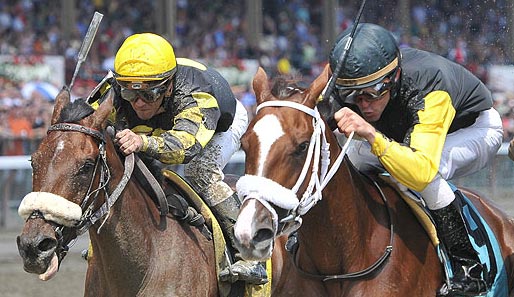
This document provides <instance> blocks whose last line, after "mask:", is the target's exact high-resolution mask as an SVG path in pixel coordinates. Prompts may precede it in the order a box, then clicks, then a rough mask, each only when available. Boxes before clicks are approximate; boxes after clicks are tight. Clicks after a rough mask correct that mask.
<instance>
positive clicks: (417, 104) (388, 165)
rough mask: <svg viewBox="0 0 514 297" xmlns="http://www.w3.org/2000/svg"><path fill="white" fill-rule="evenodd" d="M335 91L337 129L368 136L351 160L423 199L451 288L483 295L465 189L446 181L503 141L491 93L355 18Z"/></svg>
mask: <svg viewBox="0 0 514 297" xmlns="http://www.w3.org/2000/svg"><path fill="white" fill-rule="evenodd" d="M349 36H350V30H346V31H345V32H343V33H342V34H341V35H340V36H339V37H338V39H337V41H336V43H335V45H334V46H333V48H332V51H331V53H330V57H329V59H330V67H331V69H332V71H334V70H335V68H336V65H337V63H338V61H339V60H340V59H341V54H342V52H343V50H344V48H345V45H346V43H347V41H348V39H349ZM332 96H333V97H332V98H330V100H332V99H339V100H338V102H343V105H344V106H343V107H342V108H340V107H338V108H337V109H338V110H337V111H336V112H335V113H333V119H332V120H333V121H335V123H337V128H338V129H339V131H340V132H342V133H344V134H345V135H346V136H349V134H350V133H351V132H355V134H356V135H358V136H359V137H361V138H363V139H364V140H366V141H357V142H356V143H355V144H354V145H353V147H352V148H351V150H350V151H349V152H348V156H349V158H350V160H351V162H352V163H353V164H354V165H355V166H356V167H357V168H359V169H360V170H363V171H365V170H369V169H377V168H378V169H382V170H383V169H385V170H387V172H389V174H390V175H391V176H392V177H393V178H394V179H396V181H397V182H399V183H400V184H401V185H403V186H404V187H407V188H409V189H412V190H414V191H418V192H419V193H420V194H421V196H422V197H423V198H424V200H425V202H426V204H427V206H428V208H429V209H430V210H431V214H432V215H433V218H434V220H435V224H436V228H437V231H438V234H439V237H440V238H441V240H442V241H443V243H444V245H445V246H446V248H447V250H448V251H449V254H450V255H451V257H450V258H451V263H452V267H453V271H454V275H453V277H452V279H451V284H450V287H449V288H448V289H449V292H450V293H451V294H454V293H458V294H466V295H473V296H474V295H479V294H481V293H484V292H486V290H487V286H486V283H485V281H484V279H483V277H482V271H483V267H482V265H481V263H480V261H479V258H478V255H477V253H476V251H475V250H474V248H473V246H472V244H471V242H470V240H469V237H468V234H467V231H466V228H465V222H464V221H463V218H462V215H461V211H460V208H459V207H457V206H456V202H454V201H455V197H456V196H455V195H462V194H461V193H460V191H456V192H455V193H454V192H453V191H452V189H451V187H450V185H449V184H448V183H447V182H446V180H450V179H452V178H457V177H462V176H464V175H468V174H471V173H474V172H476V171H478V170H480V169H481V168H484V167H485V166H486V165H487V164H488V162H490V161H491V160H492V159H493V158H494V156H495V155H496V153H497V151H498V149H499V148H500V145H501V143H502V135H503V132H502V121H501V119H500V115H499V114H498V112H497V111H496V110H495V109H494V108H493V107H492V105H493V101H492V97H491V93H490V91H489V90H488V89H487V88H486V86H485V85H484V84H483V83H482V82H481V81H480V80H479V79H478V78H477V77H475V76H474V75H473V74H472V73H471V72H469V71H468V70H466V69H465V68H464V67H462V66H460V65H458V64H456V63H454V62H451V61H449V60H447V59H445V58H443V57H441V56H438V55H435V54H432V53H428V52H425V51H422V50H418V49H413V48H405V49H402V50H399V48H398V45H397V43H396V40H395V39H394V37H393V35H392V34H391V33H390V32H389V31H387V30H386V29H384V28H382V27H380V26H378V25H374V24H360V25H358V27H357V29H356V31H355V38H354V40H353V44H352V46H351V48H350V49H349V50H348V52H347V57H346V59H345V61H344V63H343V65H342V68H341V71H340V73H338V76H337V80H336V85H335V89H334V93H333V95H332ZM329 117H330V116H329ZM329 122H330V120H329ZM334 128H335V127H334Z"/></svg>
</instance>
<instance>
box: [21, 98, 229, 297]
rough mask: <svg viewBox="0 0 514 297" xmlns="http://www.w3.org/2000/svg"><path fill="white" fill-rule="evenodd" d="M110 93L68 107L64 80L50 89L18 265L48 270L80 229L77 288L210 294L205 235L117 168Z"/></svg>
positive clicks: (210, 252) (213, 281)
mask: <svg viewBox="0 0 514 297" xmlns="http://www.w3.org/2000/svg"><path fill="white" fill-rule="evenodd" d="M112 100H113V96H112V94H110V96H108V98H107V99H106V100H105V101H104V102H103V103H102V104H101V105H100V107H99V108H98V109H97V110H96V111H93V110H92V109H88V108H87V107H89V106H88V105H87V104H84V105H82V106H80V105H79V104H75V105H74V106H73V107H71V108H70V106H72V105H70V94H69V92H68V90H66V89H63V90H62V91H61V92H60V94H59V95H58V96H57V98H56V103H55V108H54V112H53V116H52V122H51V124H52V126H51V128H50V129H49V132H48V134H47V136H46V137H45V138H44V139H43V140H42V142H41V145H40V146H39V148H38V149H37V151H36V152H35V153H34V154H33V155H32V168H33V181H32V186H33V192H32V193H29V194H28V195H27V196H26V197H25V198H24V200H23V201H22V205H21V206H20V211H21V213H24V214H25V216H26V217H27V220H26V222H25V225H24V227H23V230H22V233H21V235H20V236H19V237H18V249H19V251H20V255H21V256H22V258H23V263H24V269H25V270H26V271H27V272H30V273H36V274H40V278H41V279H44V280H46V279H49V278H51V277H52V276H53V275H55V273H57V270H58V266H59V264H60V263H59V262H60V261H61V260H62V257H63V255H64V254H65V253H66V251H65V250H63V249H65V246H66V244H67V243H69V242H70V241H71V240H72V239H74V238H75V237H76V236H77V235H78V234H80V233H82V232H85V231H86V230H87V229H89V237H90V240H91V245H92V247H93V251H94V255H93V257H92V258H91V259H90V260H89V261H88V269H87V275H86V281H85V293H84V295H85V296H219V293H218V282H217V274H216V271H215V257H214V247H213V244H212V241H209V240H208V239H207V238H206V237H205V236H204V235H202V234H201V233H200V231H199V230H198V229H197V228H194V227H192V226H189V225H187V224H181V223H180V222H178V221H177V220H176V219H174V218H171V217H169V216H163V215H162V214H161V213H160V211H159V209H158V207H157V206H156V203H155V202H154V201H153V200H152V198H151V197H150V196H149V195H148V194H147V193H146V192H145V190H144V189H143V188H142V187H141V184H140V183H139V182H138V181H137V180H136V179H135V178H133V176H130V175H128V176H127V174H126V173H124V170H125V169H124V164H123V162H122V160H121V159H120V157H119V156H118V154H117V152H116V150H115V147H114V145H113V142H112V140H111V138H110V137H109V136H108V133H107V132H106V129H105V128H106V125H107V124H106V123H107V118H108V117H109V115H110V113H111V110H112V108H113V103H112ZM73 103H76V102H73ZM89 108H91V107H89ZM127 158H128V157H127ZM129 177H130V178H129ZM120 184H124V185H125V186H124V189H123V190H122V191H120V189H121V188H120V186H119V185H120ZM117 195H119V196H118V197H117V198H114V196H117ZM105 202H107V203H106V204H104V203H105ZM98 214H100V215H98ZM95 217H96V219H94V218H95ZM93 222H94V224H93ZM84 229H85V230H84ZM191 284H194V285H191Z"/></svg>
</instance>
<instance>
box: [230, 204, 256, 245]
mask: <svg viewBox="0 0 514 297" xmlns="http://www.w3.org/2000/svg"><path fill="white" fill-rule="evenodd" d="M255 204H256V200H255V199H251V200H249V201H248V203H246V205H245V207H243V208H241V212H240V213H239V216H238V218H237V221H236V224H235V225H234V235H235V237H236V238H237V240H239V242H240V243H241V244H242V245H243V246H244V247H249V246H250V242H251V241H252V238H253V236H254V233H255V232H256V228H255V220H254V218H255V213H256V212H257V211H256V207H255Z"/></svg>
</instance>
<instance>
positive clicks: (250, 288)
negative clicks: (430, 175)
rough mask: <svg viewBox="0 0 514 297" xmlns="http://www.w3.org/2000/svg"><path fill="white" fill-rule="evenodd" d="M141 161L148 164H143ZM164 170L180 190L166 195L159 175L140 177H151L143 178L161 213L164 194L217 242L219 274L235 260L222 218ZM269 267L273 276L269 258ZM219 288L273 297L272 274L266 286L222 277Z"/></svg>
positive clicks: (229, 295)
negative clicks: (159, 181)
mask: <svg viewBox="0 0 514 297" xmlns="http://www.w3.org/2000/svg"><path fill="white" fill-rule="evenodd" d="M141 164H142V165H144V164H143V163H141ZM138 167H139V166H138ZM139 170H141V169H138V170H136V171H135V173H136V174H140V173H138V171H139ZM146 170H148V169H146ZM142 171H145V169H144V168H143V169H142ZM161 173H162V175H163V177H164V178H165V180H166V182H167V185H166V186H170V187H173V192H176V193H172V194H171V195H165V194H164V192H165V191H164V190H163V189H162V187H161V185H160V184H159V183H158V182H157V183H156V182H154V181H153V180H155V178H154V177H153V175H152V174H150V175H148V174H143V175H144V177H141V178H139V180H140V181H141V180H147V182H144V181H143V182H142V183H143V184H146V188H148V187H151V188H152V190H147V192H149V193H152V191H153V193H154V194H155V196H156V197H154V200H155V202H156V204H157V205H158V207H159V208H160V209H161V214H162V213H163V211H162V208H163V205H162V198H159V196H161V195H162V196H165V199H166V204H167V206H165V207H166V208H167V211H168V210H169V213H170V214H171V215H173V217H175V218H176V219H178V220H179V221H182V222H185V223H188V224H190V225H192V226H194V227H196V228H198V229H199V230H200V232H201V233H202V234H203V235H204V236H205V237H206V238H207V239H209V240H212V241H213V245H214V254H215V259H216V274H217V275H219V272H220V271H222V270H223V269H224V268H225V267H227V266H228V265H229V261H230V262H233V259H229V257H231V255H230V253H229V252H228V247H227V242H226V240H225V237H224V234H223V231H222V229H221V227H220V225H219V223H218V220H217V219H216V217H215V216H214V214H213V213H212V211H211V210H210V208H209V206H208V205H207V204H206V203H205V202H204V201H203V199H202V198H201V197H200V195H199V194H198V193H197V192H196V191H195V190H194V189H193V188H192V187H191V185H190V184H189V183H188V182H187V181H186V180H184V179H183V178H182V177H181V176H180V175H178V174H177V173H175V172H174V171H171V170H167V169H164V170H162V171H161ZM166 192H168V191H166ZM266 267H267V270H268V275H269V276H271V260H268V262H267V263H266ZM218 287H219V289H220V296H222V297H242V296H245V297H264V296H270V294H271V277H270V281H269V282H268V283H267V284H264V285H249V284H244V283H241V282H237V283H235V284H230V283H227V282H221V281H219V280H218Z"/></svg>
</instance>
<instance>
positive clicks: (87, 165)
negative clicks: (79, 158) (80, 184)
mask: <svg viewBox="0 0 514 297" xmlns="http://www.w3.org/2000/svg"><path fill="white" fill-rule="evenodd" d="M94 167H95V161H93V160H86V162H84V164H83V165H82V166H81V167H80V169H79V171H78V172H77V175H81V174H87V173H90V172H91V171H92V170H93V168H94Z"/></svg>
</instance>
